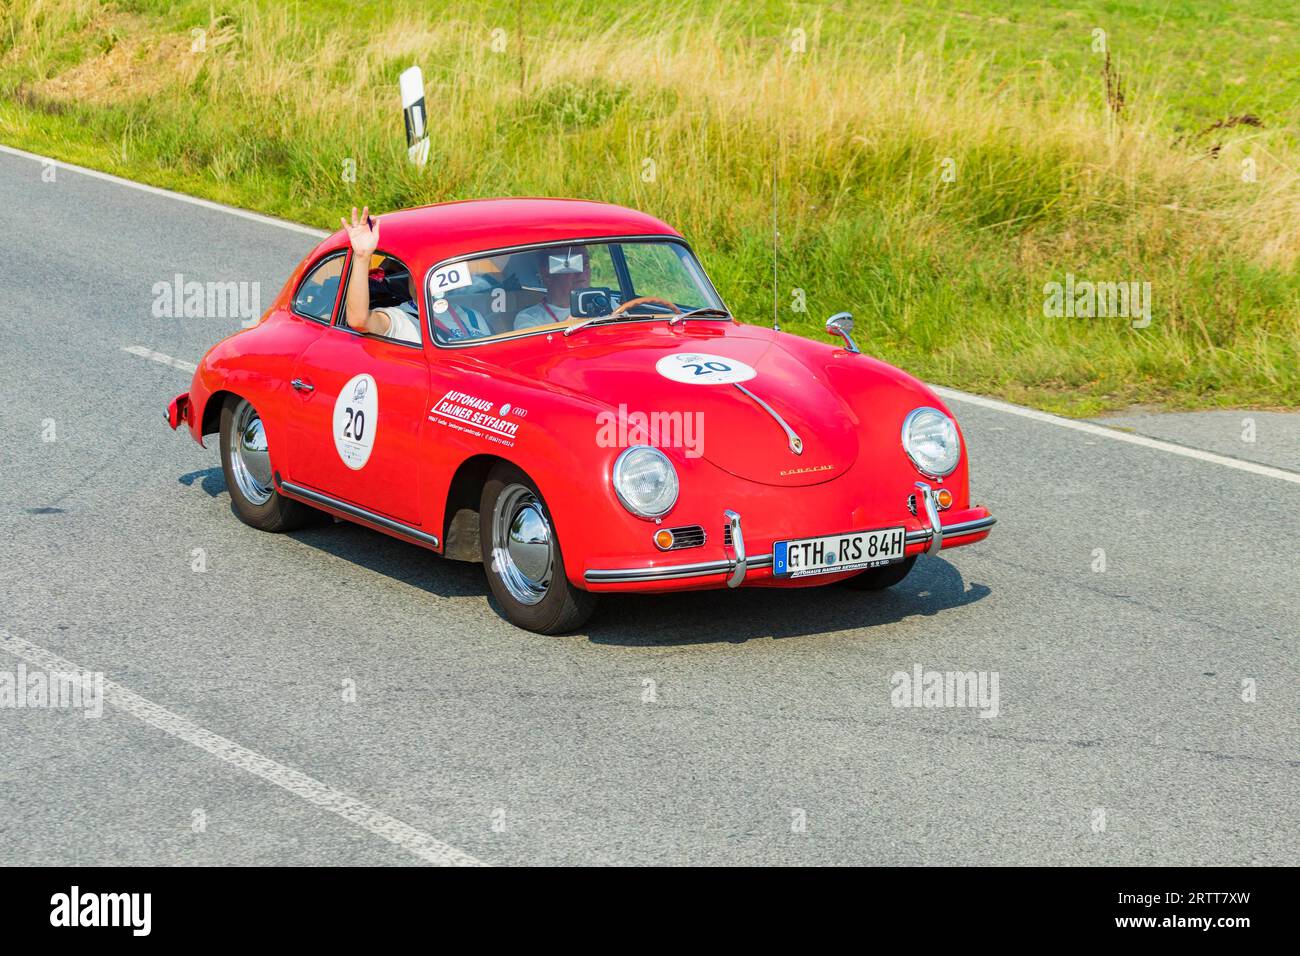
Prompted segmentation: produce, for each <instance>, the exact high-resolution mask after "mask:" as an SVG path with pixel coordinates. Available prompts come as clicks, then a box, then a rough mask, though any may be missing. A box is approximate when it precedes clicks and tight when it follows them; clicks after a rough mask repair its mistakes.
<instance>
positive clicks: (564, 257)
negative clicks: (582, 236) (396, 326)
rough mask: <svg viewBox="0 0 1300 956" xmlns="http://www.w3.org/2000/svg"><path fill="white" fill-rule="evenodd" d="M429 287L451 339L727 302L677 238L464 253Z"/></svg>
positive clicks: (437, 329)
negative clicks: (491, 252) (482, 254)
mask: <svg viewBox="0 0 1300 956" xmlns="http://www.w3.org/2000/svg"><path fill="white" fill-rule="evenodd" d="M426 287H427V290H428V300H427V302H428V307H429V308H428V311H429V319H430V325H431V326H432V330H433V335H434V339H435V340H436V341H437V342H438V343H440V344H443V345H449V344H465V343H466V342H469V341H472V340H475V339H488V338H493V339H496V338H505V337H508V336H513V335H522V334H527V333H529V332H534V331H538V330H547V329H551V328H565V327H568V326H572V325H577V324H578V323H580V322H586V321H589V320H591V319H600V318H603V317H612V318H613V319H617V318H620V317H622V316H624V315H626V316H629V317H645V316H655V317H658V316H663V317H664V318H670V317H671V316H672V315H673V314H674V313H684V312H690V311H692V310H695V309H719V310H721V309H722V308H723V305H722V300H721V299H719V298H718V294H717V292H715V291H714V289H713V286H712V285H711V284H710V283H709V280H708V279H707V278H706V277H705V275H704V271H703V270H702V269H701V268H700V265H699V263H698V262H696V261H695V257H694V256H693V255H691V251H690V250H689V249H688V248H687V247H686V246H685V245H684V244H682V243H680V242H673V241H669V240H637V241H626V240H625V241H620V242H584V243H573V244H568V245H557V244H549V245H545V246H537V247H534V248H531V249H520V250H515V251H512V252H505V253H501V254H499V255H491V256H478V257H471V258H466V259H460V260H457V261H455V262H449V263H444V264H443V265H440V266H438V267H437V268H435V269H432V270H430V272H429V275H428V279H427V283H426Z"/></svg>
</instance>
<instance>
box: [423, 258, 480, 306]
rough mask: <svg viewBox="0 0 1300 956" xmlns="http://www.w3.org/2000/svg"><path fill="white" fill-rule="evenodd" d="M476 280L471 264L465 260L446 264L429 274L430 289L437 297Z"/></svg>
mask: <svg viewBox="0 0 1300 956" xmlns="http://www.w3.org/2000/svg"><path fill="white" fill-rule="evenodd" d="M473 281H474V277H473V276H471V275H470V272H469V266H468V265H467V264H466V263H464V262H453V263H451V264H450V265H445V266H443V267H442V268H441V269H438V270H437V271H435V272H434V273H433V274H432V275H430V276H429V290H430V291H431V292H432V293H433V295H434V297H435V298H442V297H443V296H444V295H446V294H447V293H448V292H450V291H451V290H452V289H459V288H461V287H462V286H467V285H469V284H470V283H471V282H473Z"/></svg>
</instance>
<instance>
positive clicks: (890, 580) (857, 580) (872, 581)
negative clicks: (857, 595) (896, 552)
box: [840, 555, 916, 591]
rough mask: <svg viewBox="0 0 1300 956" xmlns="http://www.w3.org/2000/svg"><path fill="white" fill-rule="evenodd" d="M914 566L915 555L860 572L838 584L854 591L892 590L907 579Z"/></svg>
mask: <svg viewBox="0 0 1300 956" xmlns="http://www.w3.org/2000/svg"><path fill="white" fill-rule="evenodd" d="M914 564H916V555H912V556H911V557H910V558H907V559H905V560H903V561H899V562H898V563H897V564H886V565H885V566H884V567H879V568H867V570H865V571H860V572H858V573H857V574H855V575H853V577H851V578H845V579H844V580H843V581H841V582H840V583H841V584H843V585H844V586H845V587H846V588H853V589H854V590H855V591H883V590H884V589H885V588H892V587H893V586H894V585H895V584H897V583H898V582H899V581H901V580H903V578H905V577H907V572H909V571H911V570H912V565H914Z"/></svg>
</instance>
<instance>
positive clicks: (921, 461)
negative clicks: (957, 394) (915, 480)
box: [903, 408, 961, 478]
mask: <svg viewBox="0 0 1300 956" xmlns="http://www.w3.org/2000/svg"><path fill="white" fill-rule="evenodd" d="M903 450H904V451H905V452H907V457H908V458H910V459H912V464H914V465H915V466H916V469H917V471H919V472H921V473H922V474H924V475H929V476H930V477H932V478H944V477H946V476H948V475H951V474H952V473H953V470H954V469H955V468H956V467H957V462H958V461H960V460H961V439H959V438H958V437H957V423H956V422H954V421H953V420H952V419H951V418H949V417H948V416H947V415H945V414H944V413H943V412H941V411H939V410H938V409H937V408H916V409H913V410H912V411H911V412H910V413H909V414H908V416H907V418H905V419H904V420H903Z"/></svg>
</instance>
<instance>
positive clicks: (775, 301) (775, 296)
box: [772, 153, 781, 332]
mask: <svg viewBox="0 0 1300 956" xmlns="http://www.w3.org/2000/svg"><path fill="white" fill-rule="evenodd" d="M776 161H777V154H776V153H773V154H772V331H773V332H780V331H781V323H780V321H779V318H780V301H781V294H780V292H779V290H778V287H777V261H778V258H779V257H780V254H781V250H780V237H781V234H780V233H779V232H777V229H776V208H777V193H776Z"/></svg>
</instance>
